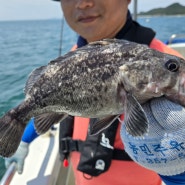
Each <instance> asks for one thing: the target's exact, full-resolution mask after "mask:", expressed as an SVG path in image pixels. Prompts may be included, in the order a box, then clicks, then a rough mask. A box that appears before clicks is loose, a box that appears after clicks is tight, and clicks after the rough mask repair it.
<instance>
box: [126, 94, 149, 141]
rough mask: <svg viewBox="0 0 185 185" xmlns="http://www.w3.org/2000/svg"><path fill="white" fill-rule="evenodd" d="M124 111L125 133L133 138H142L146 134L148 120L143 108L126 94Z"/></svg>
mask: <svg viewBox="0 0 185 185" xmlns="http://www.w3.org/2000/svg"><path fill="white" fill-rule="evenodd" d="M126 102H127V103H126V110H125V119H124V123H125V127H126V130H127V132H128V133H129V134H130V135H132V136H134V137H137V136H143V135H144V134H146V133H147V132H148V120H147V117H146V115H145V112H144V110H143V108H142V107H141V105H140V103H139V102H138V101H137V100H136V98H135V97H134V96H132V95H130V94H129V93H127V101H126Z"/></svg>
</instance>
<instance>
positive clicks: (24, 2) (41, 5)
mask: <svg viewBox="0 0 185 185" xmlns="http://www.w3.org/2000/svg"><path fill="white" fill-rule="evenodd" d="M174 2H179V3H180V4H182V5H184V6H185V0H138V12H140V11H148V10H151V9H153V8H159V7H166V6H168V5H170V4H172V3H174ZM129 7H130V10H131V12H132V11H133V3H131V5H129ZM61 17H62V12H61V8H60V3H59V2H55V1H52V0H0V21H6V20H35V19H53V18H61Z"/></svg>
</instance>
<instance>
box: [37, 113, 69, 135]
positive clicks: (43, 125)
mask: <svg viewBox="0 0 185 185" xmlns="http://www.w3.org/2000/svg"><path fill="white" fill-rule="evenodd" d="M67 116H68V115H67V114H59V113H55V112H51V113H43V114H40V115H38V116H36V117H35V118H34V125H35V130H36V132H37V133H38V134H44V133H45V132H47V131H48V130H49V129H50V128H51V126H52V125H54V124H56V123H59V122H60V121H62V120H64V119H65V118H66V117H67Z"/></svg>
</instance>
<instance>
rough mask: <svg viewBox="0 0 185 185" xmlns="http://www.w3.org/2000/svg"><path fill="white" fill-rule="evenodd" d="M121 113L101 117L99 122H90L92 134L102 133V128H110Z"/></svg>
mask: <svg viewBox="0 0 185 185" xmlns="http://www.w3.org/2000/svg"><path fill="white" fill-rule="evenodd" d="M119 116H120V115H113V116H108V117H105V118H103V119H99V120H98V121H97V122H95V123H92V124H90V130H89V134H90V135H95V134H98V133H100V132H101V131H102V130H104V129H106V128H108V127H109V126H110V125H111V124H112V123H113V122H114V121H115V120H116V119H118V118H119Z"/></svg>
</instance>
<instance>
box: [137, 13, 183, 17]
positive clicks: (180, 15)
mask: <svg viewBox="0 0 185 185" xmlns="http://www.w3.org/2000/svg"><path fill="white" fill-rule="evenodd" d="M137 17H185V14H176V15H160V14H159V15H139V14H138V15H137Z"/></svg>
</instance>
